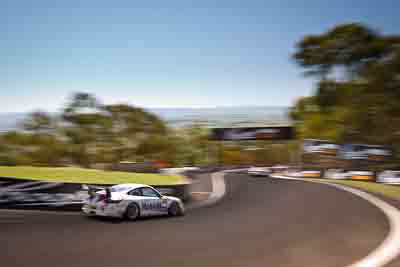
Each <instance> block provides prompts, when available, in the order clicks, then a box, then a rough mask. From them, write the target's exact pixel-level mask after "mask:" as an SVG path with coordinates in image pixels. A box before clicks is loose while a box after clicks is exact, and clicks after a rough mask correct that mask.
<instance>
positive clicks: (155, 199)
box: [141, 187, 168, 216]
mask: <svg viewBox="0 0 400 267" xmlns="http://www.w3.org/2000/svg"><path fill="white" fill-rule="evenodd" d="M141 192H142V199H141V206H142V211H143V212H144V215H149V216H150V215H161V214H166V213H167V212H168V207H167V202H166V200H164V199H162V197H161V195H160V194H159V193H158V192H157V191H155V190H154V189H153V188H150V187H142V188H141Z"/></svg>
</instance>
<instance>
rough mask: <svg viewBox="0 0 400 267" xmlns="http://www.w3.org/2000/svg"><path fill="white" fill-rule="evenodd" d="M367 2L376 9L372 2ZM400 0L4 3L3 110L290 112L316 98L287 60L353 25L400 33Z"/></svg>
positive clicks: (0, 27) (0, 8)
mask: <svg viewBox="0 0 400 267" xmlns="http://www.w3.org/2000/svg"><path fill="white" fill-rule="evenodd" d="M368 2H371V3H368ZM399 10H400V2H399V1H389V0H388V1H385V0H382V1H365V0H363V1H360V0H353V1H348V0H347V1H344V0H336V1H334V3H331V1H314V0H307V1H295V0H280V1H267V0H264V1H257V0H254V1H252V0H248V1H232V0H231V1H227V0H219V1H215V0H214V1H208V0H202V1H190V0H185V1H173V0H171V1H165V0H163V1H152V0H146V1H135V0H130V1H118V0H114V1H109V0H108V1H101V0H86V1H84V0H80V1H74V0H69V1H61V0H60V1H57V0H37V1H30V0H27V1H21V0H10V1H9V0H1V1H0V38H1V39H0V99H1V107H0V112H21V111H24V112H25V111H30V110H33V109H38V108H40V109H44V110H48V111H56V110H57V109H58V108H60V107H62V106H63V105H64V104H65V103H66V101H67V99H68V97H69V96H70V95H71V94H72V93H73V92H77V91H85V92H90V93H93V94H95V95H96V96H98V97H99V99H100V100H101V101H103V102H105V103H117V102H125V103H130V104H133V105H138V106H144V107H213V106H252V105H258V106H264V105H268V106H270V105H272V106H287V105H291V104H292V103H293V101H294V100H295V99H297V98H298V97H299V96H303V95H309V94H310V93H311V92H312V80H310V79H306V78H304V77H303V76H302V70H301V69H300V68H299V67H297V66H296V65H295V64H294V62H293V61H292V60H291V59H290V55H291V53H293V51H294V45H295V43H296V42H297V41H298V40H300V39H301V38H302V36H304V35H306V34H311V33H321V32H323V31H325V30H327V29H329V28H330V27H331V26H333V25H335V24H338V23H345V22H363V23H366V24H368V25H370V26H372V27H373V28H375V29H377V30H379V31H381V32H383V33H400V31H399V30H398V29H399V26H400V19H399V16H398V11H399Z"/></svg>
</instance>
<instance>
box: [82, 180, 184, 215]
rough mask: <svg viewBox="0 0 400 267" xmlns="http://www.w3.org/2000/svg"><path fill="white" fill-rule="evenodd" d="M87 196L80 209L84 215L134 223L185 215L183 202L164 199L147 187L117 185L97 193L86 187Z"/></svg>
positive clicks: (164, 197) (177, 199)
mask: <svg viewBox="0 0 400 267" xmlns="http://www.w3.org/2000/svg"><path fill="white" fill-rule="evenodd" d="M89 196H90V197H89V198H88V199H87V200H86V201H84V204H83V206H82V211H83V213H85V214H86V215H94V216H106V217H119V218H126V219H129V220H135V219H137V218H139V217H145V216H155V215H171V216H182V215H184V212H185V209H184V205H183V202H182V200H180V199H179V198H176V197H171V196H163V195H162V194H161V193H160V192H158V191H157V190H156V189H154V188H153V187H151V186H148V185H142V184H119V185H114V186H111V187H108V188H106V189H104V190H100V191H97V192H95V191H93V190H92V189H91V188H89Z"/></svg>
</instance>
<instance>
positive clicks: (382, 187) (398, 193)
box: [310, 179, 400, 200]
mask: <svg viewBox="0 0 400 267" xmlns="http://www.w3.org/2000/svg"><path fill="white" fill-rule="evenodd" d="M310 180H314V181H321V182H326V183H334V184H342V185H347V186H351V187H355V188H359V189H362V190H365V191H367V192H371V193H375V194H380V195H383V196H385V197H388V198H392V199H395V200H400V186H397V185H388V184H379V183H374V182H364V181H353V180H333V179H310Z"/></svg>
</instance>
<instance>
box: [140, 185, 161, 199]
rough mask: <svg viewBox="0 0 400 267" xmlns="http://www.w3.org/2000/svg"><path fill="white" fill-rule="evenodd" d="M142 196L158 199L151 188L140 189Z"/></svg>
mask: <svg viewBox="0 0 400 267" xmlns="http://www.w3.org/2000/svg"><path fill="white" fill-rule="evenodd" d="M142 195H143V196H144V197H159V195H158V194H157V192H156V191H154V190H153V189H152V188H149V187H143V188H142Z"/></svg>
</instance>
